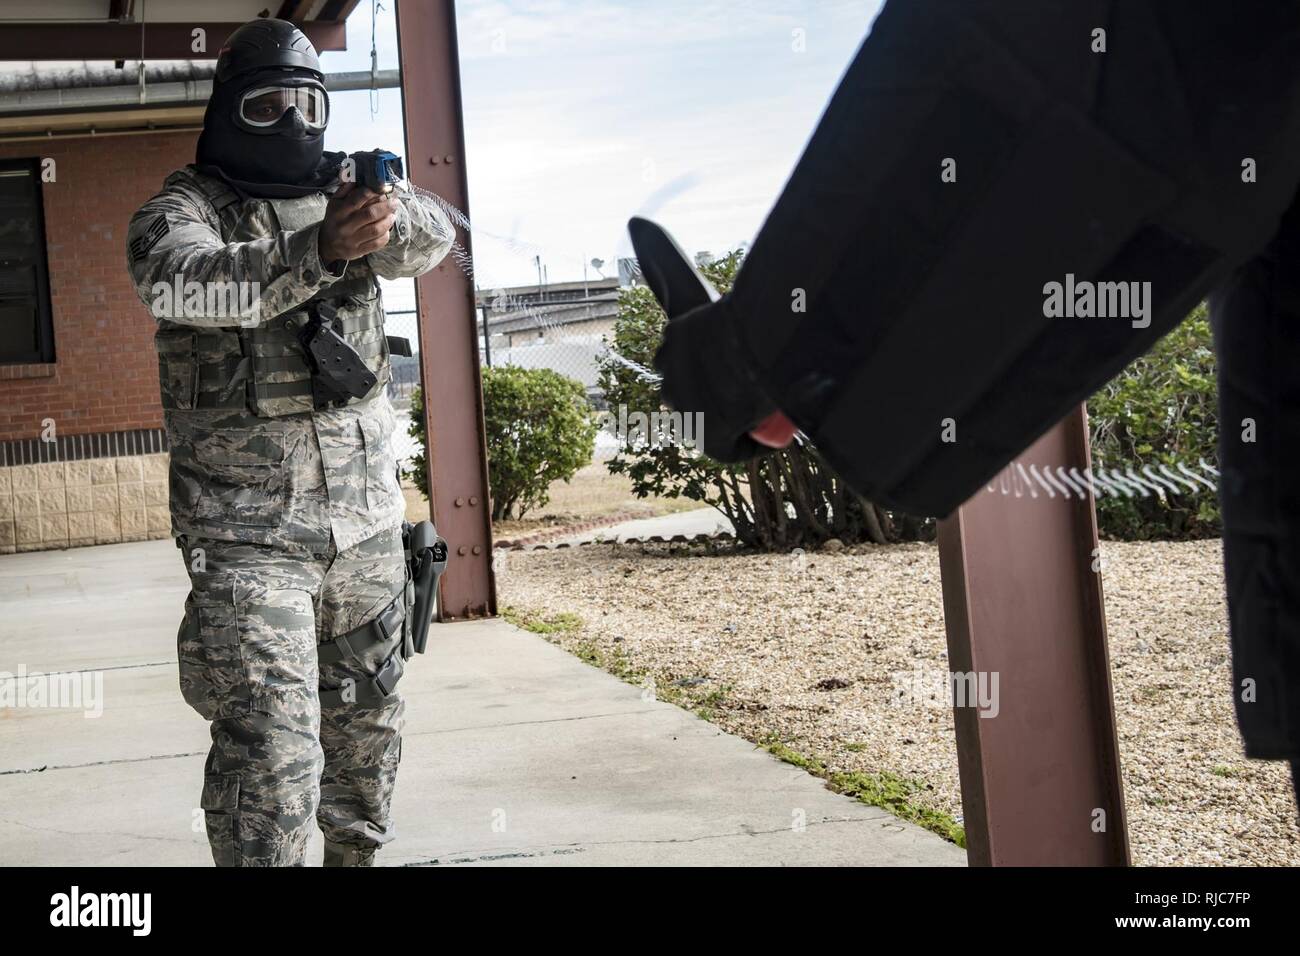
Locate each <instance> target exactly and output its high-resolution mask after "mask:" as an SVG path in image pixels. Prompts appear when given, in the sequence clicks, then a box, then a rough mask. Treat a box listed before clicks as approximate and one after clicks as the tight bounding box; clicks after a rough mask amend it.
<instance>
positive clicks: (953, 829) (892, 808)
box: [761, 740, 966, 850]
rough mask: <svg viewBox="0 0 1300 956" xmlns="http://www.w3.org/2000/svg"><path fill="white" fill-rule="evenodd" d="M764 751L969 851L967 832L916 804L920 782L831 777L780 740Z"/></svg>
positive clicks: (881, 776)
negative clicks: (914, 799)
mask: <svg viewBox="0 0 1300 956" xmlns="http://www.w3.org/2000/svg"><path fill="white" fill-rule="evenodd" d="M761 746H762V747H763V749H764V750H766V751H767V752H768V753H770V754H771V755H772V756H774V757H776V758H777V759H778V760H783V761H785V762H786V763H788V764H791V765H792V766H795V767H798V768H799V769H800V770H806V771H807V772H808V773H810V774H812V775H813V776H814V777H821V778H822V779H824V780H825V781H826V785H827V786H828V787H830V788H831V789H832V790H834V791H835V792H836V793H842V794H844V795H845V796H849V797H853V798H854V799H855V800H858V801H860V802H862V803H865V804H867V806H871V807H879V808H880V809H882V810H885V811H887V812H889V813H892V814H893V815H894V816H896V817H899V818H900V819H903V820H906V821H908V822H909V823H915V824H916V825H917V826H919V827H923V828H924V829H926V830H929V831H930V832H931V833H937V834H939V836H941V837H943V838H944V839H945V840H947V841H949V842H950V843H955V844H957V846H959V847H961V848H962V849H963V850H964V849H966V829H965V828H964V827H963V826H962V825H961V824H960V823H958V822H957V821H956V820H954V819H953V818H952V817H951V816H949V815H948V814H946V813H944V812H943V811H942V810H933V809H931V808H929V807H921V806H917V805H916V804H915V803H913V802H912V800H911V797H912V796H913V795H914V794H917V793H921V792H923V791H924V790H925V789H926V785H925V784H923V783H921V782H920V781H919V780H909V779H907V778H906V777H900V776H898V775H897V774H893V773H889V772H888V771H885V772H882V773H864V772H863V771H861V770H854V771H852V772H851V773H831V772H829V771H828V770H827V769H826V764H824V763H823V762H822V761H821V760H819V759H818V758H816V757H810V756H806V755H805V754H801V753H799V752H798V751H797V750H793V749H792V748H790V747H788V746H786V745H785V744H784V743H782V742H781V741H779V740H769V741H767V742H765V743H763V744H761Z"/></svg>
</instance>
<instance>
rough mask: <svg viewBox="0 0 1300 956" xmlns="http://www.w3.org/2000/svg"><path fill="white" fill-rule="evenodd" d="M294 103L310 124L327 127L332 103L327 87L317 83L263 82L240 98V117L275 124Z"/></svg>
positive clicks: (254, 122)
mask: <svg viewBox="0 0 1300 956" xmlns="http://www.w3.org/2000/svg"><path fill="white" fill-rule="evenodd" d="M291 106H292V107H295V108H296V109H297V110H298V115H299V116H301V117H302V119H303V122H304V123H306V124H307V125H308V126H309V127H310V128H312V129H324V128H325V123H326V121H327V120H328V119H329V103H328V101H327V100H326V99H325V91H324V90H322V89H321V88H320V87H317V86H263V87H260V88H258V89H255V90H249V91H248V92H247V93H245V94H244V95H243V97H242V98H241V99H240V101H239V118H240V119H241V120H243V121H244V122H245V123H247V124H248V125H249V126H257V127H266V126H274V125H275V124H276V123H278V122H280V118H281V117H283V116H284V114H285V113H287V112H289V107H291Z"/></svg>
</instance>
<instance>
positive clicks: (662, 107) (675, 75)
mask: <svg viewBox="0 0 1300 956" xmlns="http://www.w3.org/2000/svg"><path fill="white" fill-rule="evenodd" d="M384 6H385V5H384V4H382V3H381V5H380V9H379V12H378V17H377V23H376V34H375V35H376V46H377V49H378V53H379V66H380V69H385V68H392V67H395V66H397V65H398V56H397V35H396V26H395V21H394V18H393V15H392V11H391V10H390V9H384ZM456 6H457V20H458V23H457V29H458V32H459V40H460V51H461V71H462V83H463V95H464V112H465V127H466V142H467V150H468V164H469V195H470V207H471V208H470V217H471V220H472V221H473V224H474V231H475V239H474V243H475V247H474V253H475V260H476V270H477V272H478V279H479V285H480V287H481V288H496V287H499V286H503V285H521V284H527V283H530V282H535V281H536V280H537V272H536V267H535V265H534V264H533V261H532V258H531V254H530V253H529V252H523V253H520V252H514V251H512V250H511V247H510V246H509V245H508V244H507V242H506V241H504V239H505V237H511V238H514V239H515V240H517V241H520V242H523V243H528V244H531V245H533V246H537V247H541V249H542V250H543V253H542V257H543V261H544V263H545V264H546V266H547V271H548V277H549V279H550V280H551V281H557V280H561V279H580V278H581V277H582V269H583V263H584V261H589V260H590V259H592V258H600V259H604V260H606V261H607V262H608V263H610V266H609V267H607V268H606V270H605V272H606V274H611V270H612V263H613V260H614V259H615V257H616V256H620V255H624V256H625V255H630V254H631V248H630V245H629V243H628V241H627V238H626V230H625V224H626V221H627V218H628V217H629V216H630V215H633V214H636V213H640V214H642V215H649V216H651V217H652V218H655V219H657V220H659V221H660V222H662V223H663V224H664V225H665V226H667V227H668V228H669V230H670V231H672V232H673V233H674V234H675V235H676V237H677V239H678V241H679V242H680V243H681V244H682V246H683V247H684V248H686V249H687V250H688V251H689V252H698V251H701V250H707V251H710V252H713V253H715V254H716V253H721V252H725V251H727V250H729V249H732V248H735V247H736V246H737V245H739V244H741V243H744V242H748V241H750V240H751V239H752V237H753V235H754V234H755V232H756V231H757V230H758V228H759V226H760V225H761V224H762V221H763V217H764V216H765V215H766V213H767V210H768V209H769V208H770V207H771V204H772V202H773V200H774V199H775V197H776V195H777V194H778V192H779V191H780V189H781V186H782V184H783V183H784V182H785V179H786V178H787V177H788V175H789V173H790V171H791V169H792V168H793V166H794V163H795V161H796V160H797V159H798V156H799V153H800V151H801V149H802V147H803V145H804V143H805V142H806V141H807V138H808V136H809V134H810V133H811V131H812V129H813V126H814V125H815V124H816V121H817V118H818V117H819V116H820V115H821V112H822V110H823V109H824V108H825V106H826V102H827V100H828V99H829V97H830V94H831V93H832V91H833V90H834V88H835V84H836V82H837V81H838V79H839V77H840V75H841V74H842V73H843V71H844V69H845V67H846V66H847V65H848V62H849V60H850V59H851V58H852V56H853V53H854V52H855V50H856V49H857V47H858V45H859V44H860V43H861V41H862V38H863V37H864V36H865V35H866V33H867V30H868V28H869V26H870V23H871V21H872V19H873V18H874V17H875V15H876V14H877V13H878V12H879V7H880V0H784V2H779V0H747V2H742V0H648V2H647V0H639V2H633V0H627V2H616V0H459V2H458V3H457V5H456ZM370 45H371V13H370V3H369V2H363V3H362V4H360V5H359V6H358V7H357V10H356V12H354V13H353V14H352V16H351V17H350V18H349V20H348V50H347V52H344V53H326V54H324V55H323V60H324V66H325V68H326V70H327V71H329V72H342V71H345V70H366V69H369V67H370V53H369V51H370ZM370 99H371V97H370V94H369V93H368V92H355V93H339V94H335V95H333V96H332V97H331V102H332V105H333V116H332V118H331V122H330V129H329V133H328V134H327V147H328V148H330V149H346V150H353V149H368V148H373V147H384V148H388V149H392V150H394V151H395V152H398V153H404V152H405V150H404V147H403V145H402V142H403V140H402V119H401V101H400V97H399V95H398V93H397V91H396V90H387V91H383V92H381V93H380V94H379V95H378V97H377V113H376V114H375V115H374V117H373V118H372V116H371V111H370ZM592 277H593V278H594V277H595V273H594V272H592ZM394 291H396V290H394ZM390 298H391V296H390ZM395 307H396V304H395V303H391V302H390V308H395Z"/></svg>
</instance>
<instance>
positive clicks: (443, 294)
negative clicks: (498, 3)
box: [397, 0, 496, 621]
mask: <svg viewBox="0 0 1300 956" xmlns="http://www.w3.org/2000/svg"><path fill="white" fill-rule="evenodd" d="M397 42H398V48H399V51H400V54H401V61H402V115H403V118H404V119H405V122H406V171H407V175H408V176H409V177H410V179H411V182H412V183H414V184H415V185H417V186H422V187H424V188H425V189H429V190H432V191H433V192H436V193H437V194H438V195H440V196H442V197H443V198H444V199H446V200H447V201H448V202H450V203H452V204H453V205H455V206H457V207H458V208H459V209H461V210H463V211H464V212H465V213H466V214H468V212H469V189H468V186H467V184H466V178H465V132H464V124H463V122H462V118H461V105H460V59H459V56H458V52H457V47H456V10H455V4H454V3H452V2H451V0H421V2H416V0H400V2H399V3H398V4H397ZM470 238H471V237H470V236H469V235H467V234H464V233H462V234H461V235H460V242H461V244H462V245H463V246H464V247H465V250H466V251H467V252H469V251H470V249H471V246H470ZM416 311H417V313H418V320H419V328H420V380H421V390H422V392H423V395H424V424H425V436H426V438H427V441H428V453H429V502H430V505H431V510H432V512H433V520H434V523H435V524H436V525H437V526H438V531H439V533H440V534H442V536H443V537H444V538H446V539H447V543H448V545H449V546H450V548H451V558H450V561H449V563H448V565H447V573H446V574H444V575H443V576H442V586H441V593H440V600H439V602H438V604H439V619H440V620H444V621H445V620H452V619H457V618H465V617H480V616H483V615H491V614H495V613H496V586H495V581H494V579H493V576H492V520H491V508H490V507H489V497H488V472H487V445H486V442H485V441H484V436H483V388H482V383H481V381H480V379H479V352H478V335H477V330H476V324H475V311H474V287H473V284H472V283H471V282H470V281H469V279H468V278H467V277H466V276H465V275H464V273H462V272H461V271H460V269H459V268H458V267H457V266H456V265H455V263H454V262H453V261H452V259H451V258H450V257H448V258H447V259H446V260H445V261H444V262H443V263H442V264H441V265H439V266H438V268H436V269H434V270H433V271H432V272H430V273H428V274H427V275H424V276H421V277H420V278H419V279H418V280H416Z"/></svg>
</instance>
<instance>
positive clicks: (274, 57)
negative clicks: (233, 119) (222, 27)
mask: <svg viewBox="0 0 1300 956" xmlns="http://www.w3.org/2000/svg"><path fill="white" fill-rule="evenodd" d="M276 67H280V68H283V69H294V70H309V71H311V72H312V73H315V74H316V77H317V79H321V78H322V77H323V74H322V73H321V68H320V60H319V59H317V57H316V48H315V47H313V46H312V45H311V41H310V40H308V39H307V35H306V34H305V33H303V32H302V31H301V30H299V29H298V28H297V27H296V26H294V25H293V24H292V23H290V22H289V21H288V20H275V19H271V18H269V17H268V18H266V19H262V20H251V21H249V22H248V23H245V24H244V25H243V26H242V27H240V28H239V29H237V30H236V31H235V32H234V33H232V34H230V36H229V37H228V38H227V39H226V42H225V45H224V46H222V48H221V50H220V51H219V52H218V53H217V75H216V80H217V82H218V83H225V82H227V81H229V80H230V79H231V78H232V77H236V76H239V75H241V74H243V73H252V72H255V71H257V70H267V69H275V68H276Z"/></svg>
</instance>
